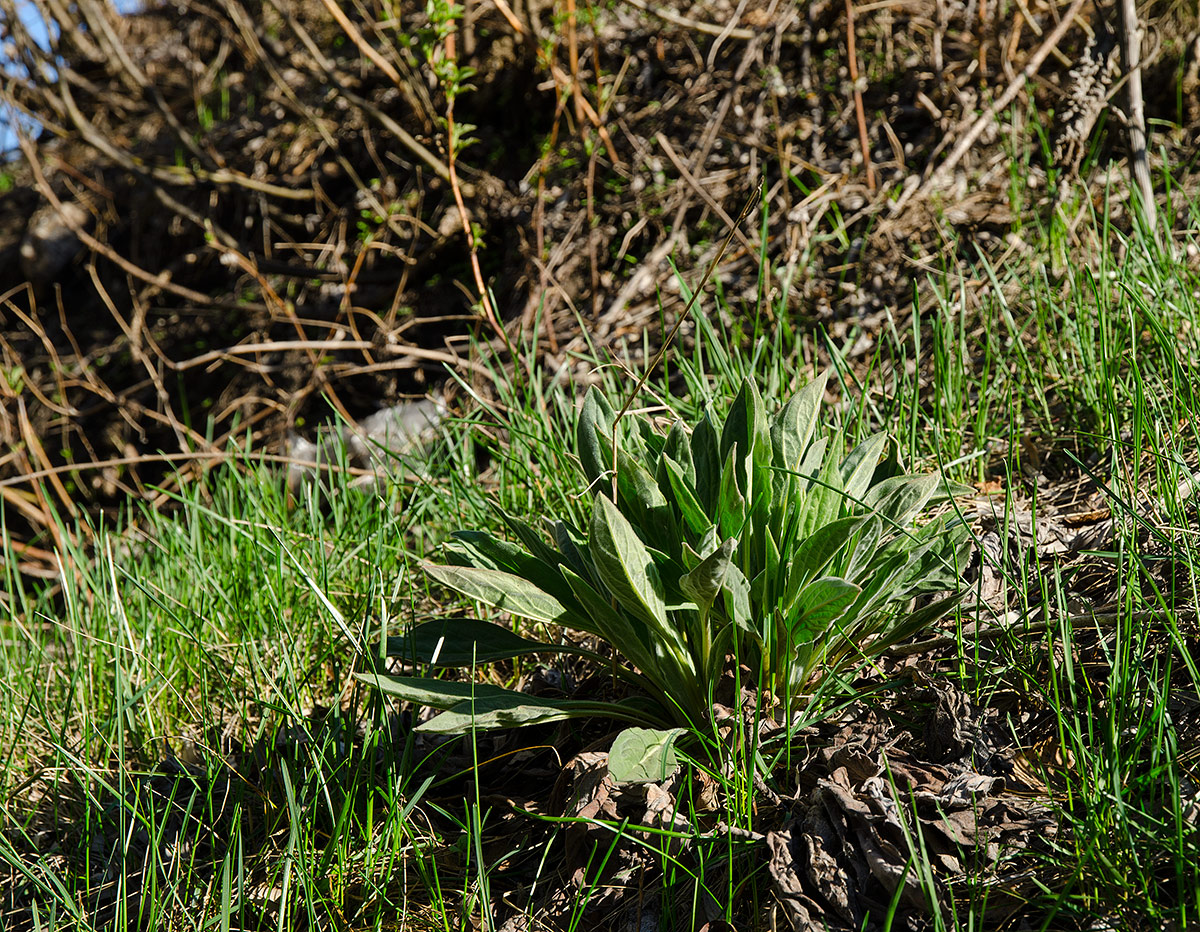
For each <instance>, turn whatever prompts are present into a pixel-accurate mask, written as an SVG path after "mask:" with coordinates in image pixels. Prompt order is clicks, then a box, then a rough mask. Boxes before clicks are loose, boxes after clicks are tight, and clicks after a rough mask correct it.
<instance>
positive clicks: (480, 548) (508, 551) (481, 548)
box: [444, 528, 574, 609]
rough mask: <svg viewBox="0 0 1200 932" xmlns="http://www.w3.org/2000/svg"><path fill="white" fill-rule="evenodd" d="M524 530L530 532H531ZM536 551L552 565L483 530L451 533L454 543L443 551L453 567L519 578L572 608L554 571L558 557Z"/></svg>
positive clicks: (546, 550) (547, 551) (568, 593)
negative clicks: (542, 554) (472, 567)
mask: <svg viewBox="0 0 1200 932" xmlns="http://www.w3.org/2000/svg"><path fill="white" fill-rule="evenodd" d="M527 530H530V531H531V532H532V529H529V528H527ZM540 549H541V551H542V552H544V553H546V554H547V555H548V556H550V557H551V559H552V562H546V561H545V560H543V559H541V558H539V557H536V556H531V555H530V554H529V553H527V552H526V551H525V550H522V549H521V548H520V547H518V546H516V545H515V544H510V543H509V542H508V541H504V540H500V539H499V538H498V537H494V536H492V535H491V534H488V533H487V532H486V531H455V532H454V541H453V542H452V543H450V544H447V545H446V547H445V548H444V550H445V553H446V556H447V558H448V559H449V561H450V562H451V563H452V564H454V565H456V566H474V567H480V568H483V569H494V570H499V571H500V572H503V573H511V574H512V575H514V576H520V577H521V578H522V579H525V580H528V581H529V582H531V583H533V584H534V585H535V586H537V587H538V588H539V589H542V590H543V591H545V592H547V593H549V594H550V595H552V596H554V597H555V598H556V599H558V600H559V601H560V602H562V603H563V605H564V606H566V607H567V608H568V609H573V608H574V606H573V605H572V603H571V590H570V589H569V588H568V587H567V584H566V583H564V582H563V579H562V575H561V574H560V573H559V572H558V564H559V562H560V560H559V558H558V554H556V553H554V551H552V550H550V548H549V547H546V546H545V545H544V544H543V545H542V546H541V547H540ZM462 557H466V560H465V562H464V561H463V560H462V559H460V558H462Z"/></svg>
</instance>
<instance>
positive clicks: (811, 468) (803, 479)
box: [796, 437, 829, 492]
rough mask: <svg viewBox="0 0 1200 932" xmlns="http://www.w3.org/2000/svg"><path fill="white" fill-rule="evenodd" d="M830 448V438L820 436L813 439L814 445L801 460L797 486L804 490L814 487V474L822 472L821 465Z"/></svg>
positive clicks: (797, 471)
mask: <svg viewBox="0 0 1200 932" xmlns="http://www.w3.org/2000/svg"><path fill="white" fill-rule="evenodd" d="M828 449H829V438H828V437H819V438H817V439H816V440H814V441H813V443H812V446H810V447H809V448H808V452H807V453H805V454H804V458H803V459H801V460H800V466H799V468H798V469H797V470H796V473H797V477H796V478H797V486H798V487H799V488H800V489H801V490H802V491H804V492H807V491H808V490H809V489H811V488H812V484H813V482H812V479H813V476H816V475H818V474H819V473H820V472H821V467H822V465H823V464H824V463H825V451H826V450H828Z"/></svg>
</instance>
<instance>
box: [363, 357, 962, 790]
mask: <svg viewBox="0 0 1200 932" xmlns="http://www.w3.org/2000/svg"><path fill="white" fill-rule="evenodd" d="M827 378H828V373H825V374H824V375H822V376H821V377H819V378H817V379H816V380H814V381H813V382H811V383H810V384H809V385H807V386H806V387H805V388H803V389H802V390H801V391H799V392H798V393H797V394H795V395H794V396H793V397H792V398H791V399H790V400H789V401H788V402H787V403H786V404H785V405H783V407H782V408H781V409H780V410H779V411H778V412H777V413H776V414H775V415H774V416H773V417H768V416H767V413H766V410H765V406H764V403H763V400H762V398H761V397H760V395H759V392H758V390H757V388H756V387H755V385H754V383H753V382H752V381H749V380H746V381H744V382H743V384H742V387H741V390H740V391H739V393H738V395H737V397H736V398H735V399H734V401H733V404H732V405H731V406H730V409H729V411H728V414H727V415H726V417H725V419H724V421H723V422H721V421H719V420H717V419H714V418H713V417H712V415H711V414H707V413H706V414H705V415H704V417H702V418H701V419H700V421H699V423H697V424H695V425H694V426H693V427H692V428H691V429H690V430H689V429H688V428H687V427H685V426H684V424H683V423H682V422H681V421H676V422H675V424H674V426H673V427H672V428H671V429H670V431H669V432H668V433H667V434H666V435H665V436H664V435H662V434H660V433H658V432H656V431H655V430H654V428H653V426H652V425H651V424H650V422H649V421H647V420H638V419H634V420H633V428H632V429H630V430H626V431H625V435H624V436H621V435H620V434H619V433H618V432H617V431H615V430H614V423H613V421H614V412H613V409H612V407H611V406H610V405H609V404H608V402H607V401H606V399H605V398H604V397H603V396H602V395H601V394H600V393H599V392H597V391H596V390H595V389H592V390H591V391H590V392H589V393H588V395H587V397H586V399H585V401H584V404H583V406H582V409H581V411H580V414H579V418H578V422H577V425H576V443H577V452H578V456H579V462H580V465H581V468H582V470H583V474H584V477H585V478H586V479H587V481H588V483H589V488H590V489H591V490H592V510H591V520H590V522H589V523H588V526H587V529H586V531H584V530H582V529H580V528H576V527H573V526H572V525H571V524H570V523H568V522H566V521H552V522H549V523H548V536H543V534H541V533H539V532H538V531H536V530H535V529H534V528H532V527H531V526H530V525H528V524H526V523H525V522H523V521H520V520H518V519H516V518H513V517H511V516H507V515H506V516H505V521H506V523H507V525H508V527H509V528H510V530H511V531H512V533H513V536H514V537H515V538H516V539H517V540H518V541H519V544H514V543H510V542H508V541H504V540H501V539H500V538H498V537H495V536H494V535H491V534H488V533H485V532H481V531H460V532H458V533H456V534H455V535H454V536H455V539H454V540H453V541H452V542H451V543H449V544H448V545H447V546H446V548H445V556H446V563H444V564H441V565H432V564H430V565H426V566H425V567H424V569H425V572H426V573H428V574H429V576H430V577H432V578H433V579H434V580H436V581H437V582H439V583H442V584H443V585H445V586H447V587H449V588H451V589H453V590H455V591H457V592H459V593H461V594H463V595H465V596H467V597H469V598H471V599H474V600H475V601H476V602H479V603H482V604H483V605H486V606H490V607H491V608H493V609H496V610H498V611H502V612H507V613H508V614H510V615H512V616H514V617H517V618H523V619H526V620H527V621H530V622H534V623H539V622H540V623H543V624H546V625H554V626H559V627H562V628H569V629H573V630H575V631H579V632H583V633H585V634H589V635H593V636H595V637H597V638H601V639H603V640H604V641H606V642H607V643H608V644H609V645H611V647H612V650H613V652H614V654H615V655H616V657H617V658H618V662H616V663H615V665H614V661H613V659H612V658H606V657H602V656H600V655H599V654H597V653H594V652H591V651H588V650H585V649H583V648H580V647H577V646H573V645H564V644H551V643H547V642H544V641H539V640H535V639H533V638H530V637H525V636H522V635H519V634H516V633H514V632H513V631H512V630H511V629H510V628H507V627H503V626H501V625H498V624H494V623H491V622H488V621H481V620H477V619H451V620H440V621H432V622H427V623H425V624H422V625H419V626H417V627H415V628H414V629H413V630H412V631H411V632H409V633H407V634H405V635H402V636H399V637H393V638H389V639H388V644H387V653H388V654H389V655H391V656H399V657H403V658H405V659H407V660H409V661H411V662H413V663H415V664H422V665H430V666H442V667H445V666H454V667H462V666H469V665H472V664H481V663H491V662H495V661H498V660H505V659H510V658H513V657H518V656H521V655H525V654H535V653H537V654H547V653H572V654H576V655H581V656H583V657H588V658H592V659H595V660H596V661H597V662H598V663H600V664H603V665H605V666H609V667H611V668H613V669H614V670H615V672H616V674H617V675H618V676H619V677H620V678H622V679H624V680H625V681H626V682H627V683H628V684H629V686H630V687H631V689H630V691H629V696H628V698H625V699H621V700H619V701H591V700H574V699H548V698H539V697H534V696H530V695H527V694H525V693H521V692H518V691H515V690H509V689H503V688H500V687H496V686H489V685H482V684H474V683H470V682H450V681H445V680H439V679H432V678H423V677H409V676H392V675H385V674H379V673H369V674H360V675H359V676H360V678H361V679H363V680H365V681H366V682H369V683H371V684H372V685H374V686H377V687H379V688H380V689H381V690H383V691H384V692H386V693H388V694H391V695H394V696H397V697H399V698H401V699H405V700H408V701H410V702H414V703H417V704H421V705H426V706H429V707H432V708H434V709H440V710H443V711H442V714H440V715H438V716H436V717H434V718H432V719H430V720H428V721H426V722H423V723H422V724H421V725H420V726H418V730H420V731H424V732H435V733H443V734H459V733H465V732H468V731H471V730H473V729H477V730H485V729H494V728H511V727H515V726H518V725H527V724H533V723H537V722H551V721H556V720H562V719H568V718H575V717H581V716H606V717H609V718H611V719H613V720H615V721H619V722H624V723H627V724H629V725H630V726H637V727H638V728H639V731H638V732H636V733H631V734H630V735H628V736H623V739H622V741H621V742H620V743H619V744H618V745H617V747H618V749H620V750H621V760H620V761H617V760H613V761H612V762H611V763H610V766H612V767H615V768H616V769H615V770H614V773H613V775H614V778H618V777H619V776H620V777H624V778H625V779H646V777H645V775H646V774H652V773H656V772H661V768H662V767H663V766H665V765H666V764H668V763H670V762H671V761H672V760H673V750H672V744H673V742H674V741H675V740H676V738H677V737H678V736H679V735H680V734H681V733H683V732H681V731H680V729H683V730H686V731H694V730H697V729H699V730H702V731H707V732H709V733H711V731H712V726H713V692H714V690H715V689H716V686H717V684H718V682H719V681H720V679H721V676H722V674H723V673H724V672H725V671H726V669H727V666H728V665H729V664H731V663H734V662H736V663H738V664H741V665H744V666H745V667H747V668H748V669H750V670H753V671H757V672H758V676H757V687H758V689H759V691H760V692H761V693H767V694H769V695H770V697H771V698H772V699H773V700H774V702H776V703H778V704H780V705H781V706H782V707H783V710H784V711H785V712H786V713H793V712H796V711H799V710H800V709H802V708H804V707H805V705H806V704H807V703H810V702H811V701H812V689H813V687H814V686H815V685H817V684H818V683H819V682H821V681H824V680H825V678H828V677H834V678H836V677H842V676H844V675H845V674H847V673H849V672H852V671H853V670H856V669H858V668H860V667H862V666H863V665H864V664H869V663H870V662H871V661H872V660H873V659H874V658H876V657H878V656H879V655H880V654H881V653H882V652H884V651H886V650H887V649H888V648H890V647H891V646H893V645H895V644H897V643H898V642H901V641H904V640H907V639H909V638H911V637H913V636H914V635H916V634H917V633H919V632H920V631H922V630H923V629H925V628H928V627H929V626H930V625H932V624H934V623H935V622H937V621H938V620H939V619H941V618H942V617H944V616H945V615H946V614H948V613H949V612H950V611H952V610H953V609H954V607H955V605H956V604H957V603H958V601H959V599H960V598H961V592H960V588H961V587H960V583H961V575H960V574H961V571H962V570H963V569H964V568H965V565H966V560H967V556H968V553H969V548H970V541H969V535H968V527H967V525H966V524H965V523H964V521H963V520H962V518H961V515H960V514H959V513H958V512H957V511H956V510H949V511H947V513H946V514H943V515H942V516H940V517H937V518H935V519H933V520H929V521H926V522H924V523H918V519H919V518H920V517H921V516H922V514H923V513H924V512H925V511H926V509H928V508H929V506H931V505H933V504H935V503H937V502H940V501H944V500H946V499H947V498H949V497H951V496H953V495H956V494H961V493H964V492H969V491H970V490H969V489H967V488H965V487H959V486H951V485H950V484H949V483H947V482H946V481H945V480H944V479H943V478H942V477H941V476H940V475H938V474H926V475H906V474H904V473H903V471H902V470H901V468H900V464H899V462H898V458H897V456H896V454H895V452H894V450H893V445H892V444H890V443H889V442H888V438H887V437H886V435H884V434H876V435H875V436H872V437H870V438H868V439H867V440H865V441H863V442H862V443H860V444H858V445H857V446H855V447H854V448H853V449H852V450H850V452H849V453H845V454H844V455H843V453H844V450H845V443H844V440H843V438H842V436H841V435H840V434H838V433H823V432H820V431H818V420H819V414H820V408H821V399H822V396H823V395H824V391H825V383H826V380H827ZM622 426H624V425H622ZM614 442H615V446H614ZM614 466H615V474H614ZM922 596H925V597H926V598H923V599H922V598H920V597H922ZM647 728H648V729H651V730H652V734H653V735H654V736H656V737H655V738H654V739H651V738H649V737H648V736H647V734H646V732H645V729H647ZM656 755H657V756H656ZM627 764H628V766H626V765H627Z"/></svg>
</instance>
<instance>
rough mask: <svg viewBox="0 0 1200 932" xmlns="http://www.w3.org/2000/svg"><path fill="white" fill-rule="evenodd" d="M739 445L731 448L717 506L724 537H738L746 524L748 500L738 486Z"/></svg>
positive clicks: (718, 519) (723, 473)
mask: <svg viewBox="0 0 1200 932" xmlns="http://www.w3.org/2000/svg"><path fill="white" fill-rule="evenodd" d="M737 463H738V445H737V444H736V443H735V444H734V445H733V446H732V447H730V448H729V453H728V455H727V456H726V457H725V465H724V467H723V468H722V470H721V492H720V500H719V504H718V506H717V526H718V527H719V528H720V529H721V534H722V535H723V536H724V537H737V536H739V535H740V534H741V533H742V528H743V525H744V524H745V523H746V499H745V497H744V496H743V494H742V489H741V488H740V487H739V486H738V472H739V471H740V470H739V469H738V468H737Z"/></svg>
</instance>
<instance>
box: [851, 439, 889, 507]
mask: <svg viewBox="0 0 1200 932" xmlns="http://www.w3.org/2000/svg"><path fill="white" fill-rule="evenodd" d="M887 442H888V437H887V434H884V433H879V434H875V435H874V436H872V437H868V438H867V439H866V440H864V441H863V442H862V443H860V444H859V445H858V446H856V447H855V448H854V449H853V450H851V451H850V453H849V454H847V456H846V459H845V460H844V461H843V462H842V487H843V488H844V489H845V490H846V495H847V497H848V498H849V499H850V501H851V502H854V503H855V504H857V503H859V502H861V501H862V497H863V496H864V495H865V494H866V492H867V489H869V488H870V487H871V479H872V478H873V477H874V475H875V468H876V467H877V466H878V465H879V455H880V454H881V453H882V452H883V447H884V444H886V443H887Z"/></svg>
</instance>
